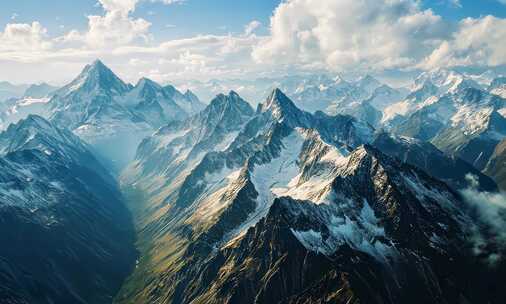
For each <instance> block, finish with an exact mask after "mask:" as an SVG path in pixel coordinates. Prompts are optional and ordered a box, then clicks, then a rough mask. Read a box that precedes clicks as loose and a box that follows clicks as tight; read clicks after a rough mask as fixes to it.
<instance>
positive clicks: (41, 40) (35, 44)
mask: <svg viewBox="0 0 506 304" xmlns="http://www.w3.org/2000/svg"><path fill="white" fill-rule="evenodd" d="M0 37H1V39H0V41H2V43H0V50H1V51H3V52H16V51H41V50H47V49H49V48H51V46H52V43H51V42H50V41H49V40H47V29H46V28H44V27H42V25H41V24H40V23H39V22H37V21H34V22H32V24H26V23H8V24H7V25H6V26H5V29H4V31H3V32H0Z"/></svg>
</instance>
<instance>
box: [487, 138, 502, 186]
mask: <svg viewBox="0 0 506 304" xmlns="http://www.w3.org/2000/svg"><path fill="white" fill-rule="evenodd" d="M484 172H485V173H486V174H487V175H489V176H491V177H492V178H493V179H494V180H495V181H496V182H497V184H498V185H499V186H500V187H501V189H502V190H506V139H504V140H503V141H502V142H500V143H499V144H498V145H497V146H496V147H495V150H494V153H493V154H492V156H491V157H490V161H489V162H488V164H487V166H486V168H485V171H484Z"/></svg>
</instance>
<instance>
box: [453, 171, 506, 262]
mask: <svg viewBox="0 0 506 304" xmlns="http://www.w3.org/2000/svg"><path fill="white" fill-rule="evenodd" d="M466 179H467V180H468V181H469V187H468V188H466V189H464V190H462V191H461V194H462V197H463V198H464V200H465V202H466V203H468V204H469V206H470V207H471V208H472V210H473V211H474V212H475V214H476V216H477V219H478V220H479V221H480V224H481V226H482V228H485V231H480V232H476V233H475V235H474V239H473V241H474V242H475V253H476V254H487V255H488V260H489V262H490V263H491V264H493V263H495V262H497V260H499V259H502V258H503V256H502V252H504V251H505V250H506V193H492V192H480V191H478V178H477V177H476V176H473V175H470V174H468V175H467V176H466Z"/></svg>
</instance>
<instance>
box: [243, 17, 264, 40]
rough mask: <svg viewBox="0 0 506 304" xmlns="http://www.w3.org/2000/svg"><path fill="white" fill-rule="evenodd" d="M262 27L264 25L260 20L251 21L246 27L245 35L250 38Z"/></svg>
mask: <svg viewBox="0 0 506 304" xmlns="http://www.w3.org/2000/svg"><path fill="white" fill-rule="evenodd" d="M260 26H262V23H261V22H260V21H258V20H253V21H251V22H250V23H248V24H246V26H245V27H244V35H246V36H248V35H251V34H253V33H254V32H255V31H256V30H257V29H258V28H259V27H260Z"/></svg>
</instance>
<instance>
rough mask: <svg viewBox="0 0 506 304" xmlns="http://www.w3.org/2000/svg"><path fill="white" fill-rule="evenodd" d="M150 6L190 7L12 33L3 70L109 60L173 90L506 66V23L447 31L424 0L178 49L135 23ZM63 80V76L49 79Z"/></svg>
mask: <svg viewBox="0 0 506 304" xmlns="http://www.w3.org/2000/svg"><path fill="white" fill-rule="evenodd" d="M445 1H453V0H445ZM142 2H144V3H147V2H158V3H162V4H176V3H182V2H184V1H174V0H99V2H97V3H98V5H99V6H100V7H102V8H103V9H104V12H103V14H102V15H99V16H88V27H87V28H86V29H84V30H81V31H78V30H72V29H68V31H67V32H66V33H65V34H64V35H62V36H60V37H51V36H49V34H48V33H47V30H46V29H45V28H44V27H43V26H42V25H41V24H40V23H38V22H34V23H32V24H11V25H8V26H7V27H6V29H5V30H4V32H0V35H1V36H0V38H1V40H2V44H1V45H0V60H2V65H3V67H5V66H6V65H5V62H22V63H26V62H30V63H37V64H38V65H33V66H34V69H35V67H37V66H39V67H40V66H51V70H50V71H54V69H53V68H52V65H56V64H58V66H60V67H66V66H72V67H78V66H82V65H84V64H85V63H87V62H88V61H91V60H93V59H95V58H97V57H100V58H102V59H104V60H105V61H106V62H108V63H109V64H111V65H112V67H113V68H114V69H115V70H116V71H118V72H119V74H120V75H122V76H123V77H124V78H126V79H127V80H129V81H136V78H137V77H138V76H139V75H140V74H143V76H146V75H154V76H155V77H157V79H158V80H161V79H163V80H164V81H172V80H173V79H175V78H187V79H188V78H197V79H209V78H214V77H224V78H234V77H240V78H244V77H257V76H258V75H260V74H262V75H264V76H265V75H269V74H270V75H272V74H279V73H286V72H287V71H291V72H293V71H295V72H297V71H300V70H302V69H310V70H319V71H321V70H330V71H342V72H352V73H355V74H359V73H363V72H366V71H367V72H368V71H369V70H373V72H378V73H379V72H381V71H383V70H390V69H407V70H413V69H427V68H432V67H441V66H448V65H458V64H480V65H498V64H506V63H505V60H506V56H503V54H505V51H504V47H503V44H501V42H503V41H505V33H504V32H505V29H506V26H505V24H504V22H505V19H500V18H495V17H483V18H478V19H465V20H463V21H461V22H460V23H454V22H453V21H451V22H446V21H445V20H443V18H442V17H441V16H438V15H436V14H435V13H434V12H433V11H432V10H430V9H429V10H426V9H422V8H421V5H420V3H421V1H419V0H361V1H356V0H319V1H318V4H317V5H315V4H314V3H315V1H313V0H286V1H283V2H281V4H279V6H278V7H277V8H276V10H275V11H274V12H273V16H272V17H271V21H270V34H269V35H259V34H258V28H259V27H260V26H262V25H261V23H260V22H259V21H257V20H253V21H251V22H250V23H248V24H246V25H245V26H244V29H243V31H242V32H240V33H236V34H230V33H229V34H221V35H210V34H203V35H197V36H193V37H187V38H183V39H175V40H168V41H160V40H156V37H154V36H153V35H152V33H151V32H150V29H151V24H150V22H148V21H147V20H145V19H142V18H138V17H134V16H133V14H132V13H133V12H134V11H135V9H136V7H137V6H138V5H139V4H140V3H142ZM442 3H443V2H442ZM165 22H167V23H164V24H167V26H166V27H167V28H170V27H173V26H172V25H171V24H170V23H169V22H170V20H167V21H165ZM162 26H163V24H162ZM222 29H223V28H222ZM215 30H216V29H215ZM125 63H129V64H125ZM114 65H116V66H114ZM8 66H9V67H10V66H11V65H8ZM1 73H3V75H6V76H2V74H1ZM54 74H58V75H60V74H61V73H46V75H54ZM64 74H65V75H67V77H71V76H73V75H72V74H70V73H69V72H68V71H65V73H64ZM10 75H12V73H9V72H8V71H7V70H6V69H4V70H3V71H0V77H9V76H10ZM29 75H41V74H40V73H29ZM25 76H26V75H25ZM20 77H21V76H20ZM41 77H42V76H41ZM52 77H53V76H52ZM42 80H50V79H42Z"/></svg>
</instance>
